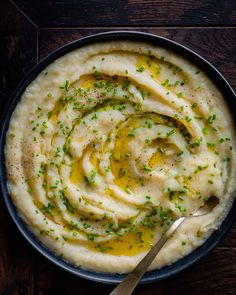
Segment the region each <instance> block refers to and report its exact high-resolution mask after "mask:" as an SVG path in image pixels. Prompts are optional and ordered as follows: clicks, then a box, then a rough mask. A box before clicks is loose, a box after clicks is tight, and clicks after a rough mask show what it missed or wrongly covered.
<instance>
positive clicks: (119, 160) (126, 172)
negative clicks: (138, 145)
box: [111, 118, 140, 192]
mask: <svg viewBox="0 0 236 295" xmlns="http://www.w3.org/2000/svg"><path fill="white" fill-rule="evenodd" d="M139 126H140V119H139V118H132V119H130V120H129V123H128V125H125V128H122V129H121V130H120V132H119V133H118V136H117V138H116V140H115V147H114V152H113V157H112V158H111V171H112V173H113V175H114V176H115V179H114V183H115V184H116V185H117V186H119V187H120V188H122V189H123V190H126V192H129V190H127V188H128V189H131V190H132V189H134V188H135V187H136V186H137V184H138V183H139V180H138V179H137V178H135V176H134V175H133V172H132V171H131V169H130V165H129V156H130V154H129V150H128V148H127V147H128V144H129V142H130V141H132V140H133V136H129V134H132V131H134V132H135V128H137V127H139Z"/></svg>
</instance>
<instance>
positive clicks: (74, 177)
mask: <svg viewBox="0 0 236 295" xmlns="http://www.w3.org/2000/svg"><path fill="white" fill-rule="evenodd" d="M70 181H71V182H72V183H73V184H74V185H78V183H80V182H82V181H84V172H83V167H82V161H81V160H77V161H72V166H71V175H70Z"/></svg>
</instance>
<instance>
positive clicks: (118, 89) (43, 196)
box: [5, 41, 235, 273]
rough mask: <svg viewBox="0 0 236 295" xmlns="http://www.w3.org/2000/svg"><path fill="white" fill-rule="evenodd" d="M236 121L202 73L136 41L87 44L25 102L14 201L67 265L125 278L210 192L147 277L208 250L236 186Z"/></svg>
mask: <svg viewBox="0 0 236 295" xmlns="http://www.w3.org/2000/svg"><path fill="white" fill-rule="evenodd" d="M234 145H235V134H234V127H233V122H232V118H231V116H230V112H229V110H228V108H227V106H226V103H225V101H224V99H223V97H222V94H221V93H220V92H219V91H218V89H217V88H216V86H215V85H213V83H212V82H211V81H210V80H209V78H207V76H206V75H205V74H204V73H203V72H202V71H200V70H199V69H198V68H197V67H196V66H195V65H193V64H191V63H190V62H189V61H187V60H185V59H184V58H182V57H180V56H178V55H176V54H175V53H173V52H171V51H168V50H165V49H163V48H160V47H156V46H152V45H149V44H145V43H136V42H128V41H122V42H107V43H97V44H93V45H89V46H85V47H82V48H79V49H77V50H74V51H73V52H70V53H68V54H66V55H64V56H62V57H61V58H59V59H57V60H56V61H54V62H53V63H52V64H50V65H49V66H48V67H47V68H46V69H45V70H44V71H43V72H42V73H40V74H39V75H38V76H37V78H36V79H35V80H34V81H33V82H32V83H31V84H30V85H29V86H28V87H27V89H26V90H25V92H24V94H23V95H22V97H21V100H20V102H19V103H18V105H17V107H16V109H15V111H14V113H13V115H12V118H11V121H10V126H9V130H8V134H7V142H6V147H5V156H6V166H7V172H8V185H9V191H10V195H11V197H12V199H13V202H14V204H15V205H16V207H17V209H18V211H19V214H20V215H21V216H22V218H23V219H24V220H25V222H26V223H27V225H28V226H29V228H30V229H31V230H32V232H33V233H34V234H35V235H36V236H37V237H38V238H39V239H40V240H41V241H42V242H43V243H44V244H45V245H46V246H47V247H48V248H50V249H51V250H52V251H54V252H55V253H57V254H58V255H61V257H63V259H65V260H66V261H70V262H71V263H73V264H74V265H76V266H81V267H83V268H86V269H91V270H96V271H104V272H110V273H124V272H129V271H131V270H132V269H133V267H134V266H135V265H136V264H137V262H138V261H139V260H140V259H141V258H142V257H143V256H144V255H145V254H146V252H147V251H148V250H149V249H150V248H151V247H152V245H153V244H154V243H155V241H157V239H159V238H160V237H161V235H162V234H163V232H164V231H165V230H166V229H167V227H168V226H169V225H170V224H171V222H173V220H175V219H176V218H178V217H180V216H185V215H189V214H191V213H193V212H194V211H195V210H197V209H198V208H199V207H200V206H202V205H203V204H204V202H205V201H206V200H207V199H208V198H209V197H210V196H212V195H214V196H216V197H217V198H219V199H220V202H219V205H217V207H216V208H215V209H214V210H213V212H212V213H210V214H208V215H207V216H203V217H199V218H190V219H188V220H186V221H185V222H184V224H183V225H181V227H180V228H179V230H178V231H177V232H176V233H175V234H174V236H173V237H172V238H171V239H170V240H169V241H168V242H167V243H166V245H165V246H164V248H163V249H162V250H161V252H160V253H159V255H158V256H157V257H156V259H155V260H154V262H153V263H152V265H151V267H150V269H155V268H160V267H162V266H164V265H168V264H171V263H173V262H175V261H177V260H178V259H180V258H181V257H183V256H185V255H187V254H188V253H190V252H192V251H193V250H194V249H195V248H197V247H198V246H199V245H201V244H202V243H203V242H204V241H205V239H206V238H207V237H208V236H209V235H210V233H211V232H212V231H213V230H214V229H216V228H217V226H218V225H219V224H220V223H221V222H222V220H223V219H224V218H225V216H226V214H227V212H228V210H229V208H230V205H231V203H232V197H231V195H232V194H231V193H232V191H233V190H234V187H235V146H234Z"/></svg>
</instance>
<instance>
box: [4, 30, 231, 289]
mask: <svg viewBox="0 0 236 295" xmlns="http://www.w3.org/2000/svg"><path fill="white" fill-rule="evenodd" d="M111 40H129V41H142V42H147V43H151V44H153V45H157V46H161V47H164V48H167V49H170V50H172V51H173V52H176V53H177V54H179V55H180V56H183V57H185V58H186V59H188V60H189V61H191V62H192V63H194V64H195V65H197V66H198V68H199V69H201V70H203V71H204V72H205V73H206V74H207V75H208V77H209V78H211V80H212V81H213V82H214V83H215V84H216V85H217V86H218V88H219V90H220V91H221V92H222V94H223V96H224V98H225V100H226V103H227V104H228V106H229V108H230V109H232V110H233V109H236V96H235V94H234V91H233V89H232V88H231V87H230V85H229V83H228V82H227V81H226V79H225V78H224V77H223V76H222V75H221V74H220V72H219V71H218V70H217V69H216V68H215V67H214V66H212V65H211V64H210V63H209V62H208V61H207V60H205V59H204V58H202V57H201V56H199V55H198V54H196V53H195V52H193V51H192V50H190V49H188V48H186V47H185V46H183V45H180V44H178V43H176V42H174V41H171V40H168V39H166V38H163V37H160V36H156V35H152V34H147V33H141V32H133V31H115V32H107V33H101V34H96V35H92V36H89V37H85V38H82V39H79V40H76V41H74V42H71V43H69V44H67V45H65V46H63V47H61V48H59V49H57V50H56V51H54V52H53V53H51V54H50V55H49V56H47V57H46V58H45V59H43V60H42V61H41V62H40V63H39V64H37V65H36V66H35V67H34V68H33V69H32V70H31V71H30V72H29V73H28V74H27V75H26V77H25V78H24V79H23V80H22V81H21V83H20V84H19V85H18V87H17V88H16V90H15V91H14V92H13V94H12V96H11V97H10V99H9V101H8V104H7V105H6V108H5V111H4V112H3V116H2V118H1V125H0V126H1V131H0V184H1V190H2V196H3V198H4V201H5V203H6V207H7V209H8V211H9V213H10V215H11V217H12V219H13V221H14V223H15V224H16V226H17V227H18V229H19V231H20V232H21V233H22V235H23V236H24V237H25V239H26V240H27V241H28V242H29V243H30V244H31V245H32V246H33V247H34V248H35V249H36V250H37V251H38V252H40V253H41V254H42V255H43V256H45V257H46V258H47V259H48V260H50V261H51V262H53V263H54V264H56V265H57V266H59V267H61V268H62V269H64V270H66V271H68V272H70V273H72V274H74V275H76V276H78V277H82V278H84V279H88V280H92V281H97V282H101V283H109V284H117V283H119V282H121V281H122V280H123V278H124V277H125V275H120V274H109V273H100V272H95V271H88V270H84V269H81V268H79V267H76V266H74V265H73V264H71V263H69V262H67V261H64V260H63V259H62V258H60V257H59V256H57V255H56V254H54V253H53V252H52V251H51V250H49V249H48V248H47V247H46V246H44V245H43V244H42V243H41V242H40V241H39V240H38V239H37V237H36V236H35V235H33V233H32V232H31V231H30V230H29V229H28V227H27V225H26V223H25V222H24V221H23V220H22V218H21V217H20V216H19V215H18V213H17V209H16V207H15V206H14V204H13V202H12V201H11V197H10V195H9V193H8V187H7V175H6V167H5V164H4V163H5V159H4V146H5V141H6V132H7V130H8V126H9V121H10V118H11V115H12V112H13V111H14V109H15V107H16V104H17V102H18V101H19V100H20V97H21V95H22V94H23V92H24V91H25V88H26V87H27V86H28V85H29V84H30V83H31V82H32V80H34V79H35V77H36V76H37V75H38V74H39V73H40V72H41V71H42V70H43V69H44V68H45V67H46V66H48V65H49V64H50V63H52V62H53V61H54V60H55V59H57V58H59V57H61V56H62V55H64V54H66V53H68V52H70V51H72V50H74V49H76V48H79V47H82V46H84V45H88V44H92V43H95V42H104V41H111ZM232 115H233V117H234V118H233V119H234V122H236V114H235V113H232ZM235 125H236V124H235ZM235 195H236V193H235ZM235 212H236V199H235V200H234V202H233V204H232V207H231V209H230V211H229V212H228V214H227V216H226V218H225V219H224V221H223V222H222V223H221V225H220V227H219V228H218V229H217V230H215V231H214V232H213V233H212V234H211V236H210V237H209V238H208V239H207V240H206V241H205V242H204V243H203V244H202V245H201V246H200V247H199V248H197V249H196V250H194V251H193V252H191V253H190V254H189V255H187V256H185V257H183V258H181V259H180V260H179V261H177V262H175V263H173V264H171V265H168V266H165V267H163V268H161V269H158V270H153V271H150V272H147V273H146V274H145V275H144V276H143V278H142V280H141V283H152V282H156V281H160V280H163V279H165V278H168V277H170V276H173V275H175V274H177V273H179V272H180V271H183V270H184V269H186V268H188V267H189V266H191V265H192V264H193V263H195V262H197V261H199V260H200V259H201V258H203V257H204V256H205V255H207V254H208V253H209V252H210V251H211V250H212V249H213V248H214V247H216V245H217V244H218V243H219V242H220V241H221V240H222V239H223V237H224V236H225V234H226V233H227V232H228V231H229V229H230V228H231V227H232V225H233V223H234V221H235V219H236V214H235Z"/></svg>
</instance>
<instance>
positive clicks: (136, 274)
mask: <svg viewBox="0 0 236 295" xmlns="http://www.w3.org/2000/svg"><path fill="white" fill-rule="evenodd" d="M218 203H219V199H218V198H216V197H210V198H209V199H208V200H207V201H206V202H205V204H204V205H203V206H202V207H200V208H199V209H198V210H197V211H196V212H195V213H193V214H192V215H191V216H186V217H180V218H178V219H177V220H175V221H174V222H173V223H172V224H171V225H170V227H169V228H168V229H167V231H166V232H165V233H164V234H163V236H162V237H161V238H160V240H159V241H157V243H156V244H155V245H154V246H153V247H152V249H151V250H150V251H149V252H148V253H147V254H146V255H145V256H144V258H143V259H142V260H141V261H140V262H139V263H138V264H137V266H136V267H135V268H134V269H133V271H132V272H131V273H130V274H128V275H127V277H126V278H125V279H124V280H123V281H122V282H121V283H120V284H119V285H118V286H117V287H116V288H115V289H114V290H113V291H112V292H111V293H110V294H109V295H130V294H132V292H133V290H134V288H135V287H136V286H137V285H138V283H139V281H140V279H141V278H142V277H143V275H144V273H145V272H146V270H147V268H148V266H149V265H150V264H151V263H152V261H153V260H154V258H155V257H156V256H157V254H158V253H159V251H160V250H161V248H162V247H163V246H164V244H165V243H166V241H167V240H168V239H169V237H170V236H172V235H173V233H174V232H175V231H176V229H177V228H178V227H179V226H180V225H181V224H182V223H183V221H184V220H185V219H187V218H191V217H199V216H203V215H206V214H208V213H210V212H211V211H212V210H213V209H214V208H215V206H216V205H217V204H218Z"/></svg>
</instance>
